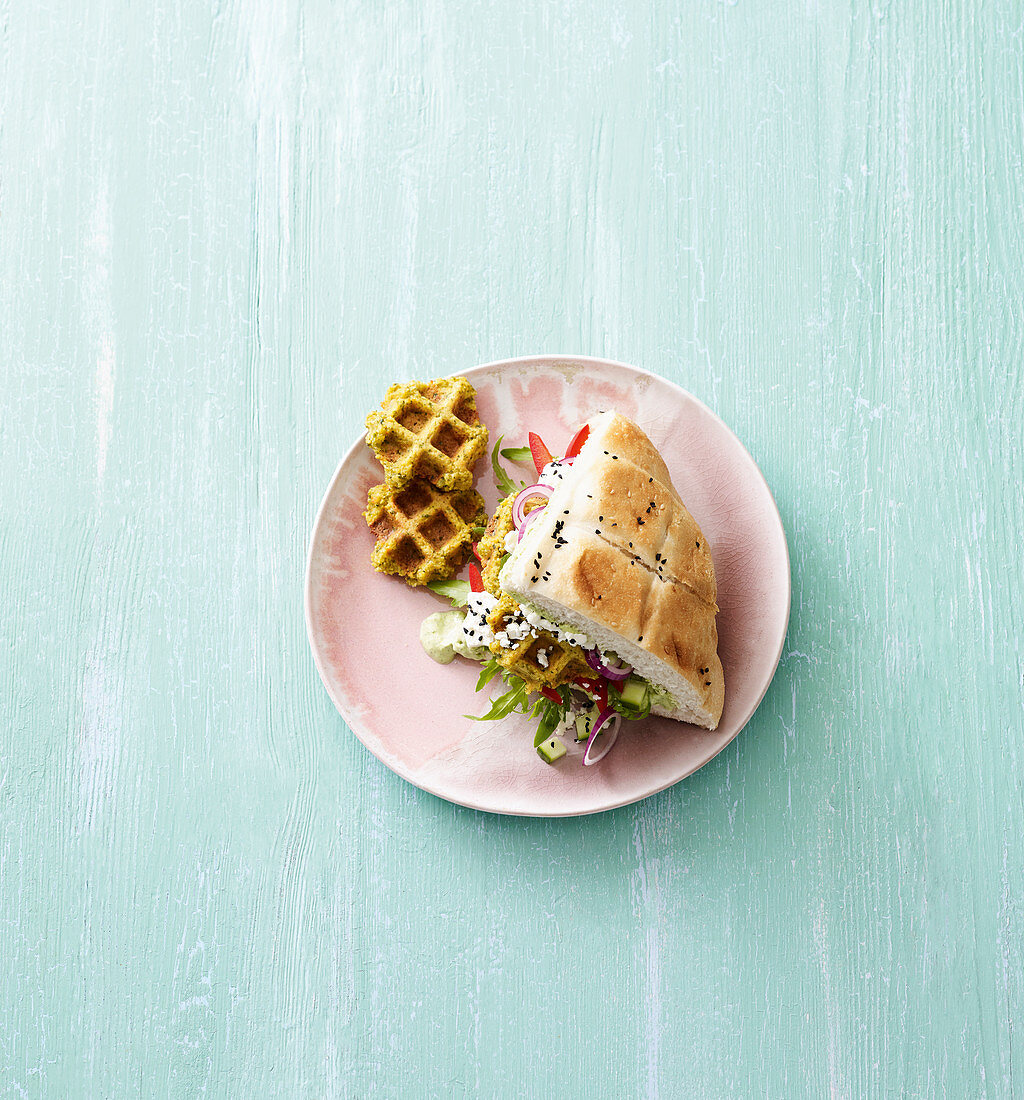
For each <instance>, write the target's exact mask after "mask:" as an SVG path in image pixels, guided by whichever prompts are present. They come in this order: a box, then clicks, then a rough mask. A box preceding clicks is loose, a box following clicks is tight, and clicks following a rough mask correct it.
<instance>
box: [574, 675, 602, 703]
mask: <svg viewBox="0 0 1024 1100" xmlns="http://www.w3.org/2000/svg"><path fill="white" fill-rule="evenodd" d="M573 683H574V684H578V685H579V686H580V687H581V688H583V690H584V691H589V692H590V694H591V695H596V696H597V702H598V703H600V704H601V709H602V710H604V709H605V708H606V707H607V706H608V681H607V680H605V679H604V677H600V678H598V677H590V676H580V677H578V678H577V679H576V680H573Z"/></svg>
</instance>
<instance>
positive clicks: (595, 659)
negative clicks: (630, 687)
mask: <svg viewBox="0 0 1024 1100" xmlns="http://www.w3.org/2000/svg"><path fill="white" fill-rule="evenodd" d="M583 656H584V657H586V659H587V664H588V665H590V667H591V668H592V669H593V670H594V671H595V672H600V673H601V675H602V676H603V677H604V678H605V679H606V680H614V681H615V682H616V683H618V682H619V681H620V680H625V678H626V677H627V676H628V675H629V674H630V673H631V672H632V671H633V666H632V665H627V664H626V663H625V662H624V661H623V662H622V663H621V664H619V666H618V667H616V666H615V665H612V664H609V663H608V662H607V661H606V660H605V659H604V658H603V657H602V656H601V653H600V651H599V650H596V649H585V650H584V651H583Z"/></svg>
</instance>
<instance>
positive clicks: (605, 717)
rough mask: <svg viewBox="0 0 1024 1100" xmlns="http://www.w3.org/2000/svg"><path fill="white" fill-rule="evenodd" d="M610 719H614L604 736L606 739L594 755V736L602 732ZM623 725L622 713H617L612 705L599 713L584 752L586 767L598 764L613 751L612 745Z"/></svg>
mask: <svg viewBox="0 0 1024 1100" xmlns="http://www.w3.org/2000/svg"><path fill="white" fill-rule="evenodd" d="M610 719H614V721H613V722H612V725H611V727H610V728H609V730H608V732H607V733H606V734H605V736H604V741H603V742H602V745H601V750H600V752H599V753H598V755H596V756H592V755H591V752H590V750H591V749H592V748H593V745H594V738H595V737H597V735H598V734H599V733H600V732H601V729H602V727H603V726H604V725H606V724H607V722H608V721H609V720H610ZM621 726H622V715H621V714H617V713H616V712H615V711H614V710H612V708H611V707H606V708H605V709H604V710H603V711H601V713H600V714H599V715H598V718H597V721H596V722H595V723H594V728H593V729H592V730H591V731H590V740H589V741H588V742H587V747H586V749H585V750H584V753H583V763H584V765H585V766H586V767H588V768H589V767H590V765H591V764H596V763H597V762H598V761H599V760H603V759H604V758H605V757H606V756H607V755H608V753H609V752H611V748H612V745H614V744H615V742H616V740H617V739H618V736H619V729H620V727H621Z"/></svg>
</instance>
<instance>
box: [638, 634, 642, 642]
mask: <svg viewBox="0 0 1024 1100" xmlns="http://www.w3.org/2000/svg"><path fill="white" fill-rule="evenodd" d="M643 640H644V636H643V635H642V634H641V635H640V637H639V638H637V641H638V642H642V641H643Z"/></svg>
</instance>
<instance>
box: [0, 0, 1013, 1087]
mask: <svg viewBox="0 0 1024 1100" xmlns="http://www.w3.org/2000/svg"><path fill="white" fill-rule="evenodd" d="M1022 57H1024V26H1022V10H1021V6H1020V3H1019V0H988V2H982V0H899V2H897V0H877V2H875V3H868V2H862V0H851V2H847V3H842V2H836V3H827V2H825V0H780V2H772V3H768V2H759V3H755V2H753V0H737V2H735V3H733V4H727V3H720V2H716V0H668V2H665V3H657V4H644V3H611V4H607V3H597V2H590V3H584V2H582V0H563V2H554V3H548V2H545V0H525V2H524V3H521V4H509V5H502V4H487V3H472V2H470V0H461V2H460V0H450V2H442V0H423V2H415V3H413V2H395V3H387V4H385V3H383V2H381V3H376V2H369V0H364V2H357V0H349V2H345V3H338V4H329V3H326V2H323V3H316V2H313V0H309V2H306V3H301V2H300V0H284V2H281V3H258V2H256V0H223V2H217V0H209V2H207V3H198V2H192V3H187V2H183V0H179V2H172V0H163V2H161V3H158V4H155V5H147V4H131V3H128V2H126V0H125V2H117V0H105V2H101V0H76V2H75V3H74V4H70V3H68V4H62V3H54V2H49V3H46V2H38V3H36V2H33V3H11V2H10V0H6V2H0V87H2V90H3V99H2V116H0V173H2V175H0V295H2V314H0V342H2V343H0V346H2V358H0V370H2V379H0V380H2V405H0V411H2V417H3V419H2V426H0V457H2V468H3V471H4V476H3V478H2V480H0V626H2V637H3V640H4V660H3V662H2V666H0V677H2V681H0V683H2V693H0V1091H2V1092H3V1093H4V1094H5V1095H11V1096H47V1097H50V1096H55V1097H62V1096H76V1097H77V1096H83V1097H100V1096H110V1097H122V1096H140V1095H141V1096H160V1095H169V1096H175V1097H192V1096H198V1095H201V1094H202V1095H208V1096H211V1095H212V1096H260V1097H263V1096H341V1097H354V1098H361V1097H367V1096H381V1097H406V1096H432V1097H433V1096H436V1097H457V1096H467V1097H468V1096H502V1097H506V1096H507V1097H518V1096H528V1097H538V1098H547V1097H559V1096H569V1097H583V1096H586V1097H609V1098H618V1097H632V1096H644V1097H663V1098H675V1097H684V1096H686V1097H690V1096H692V1097H698V1096H699V1097H705V1096H706V1097H743V1096H768V1097H803V1096H806V1097H821V1096H832V1097H865V1096H913V1097H925V1096H929V1097H930V1096H948V1097H1000V1098H1004V1097H1014V1096H1018V1097H1019V1096H1024V1030H1022V1026H1021V1018H1022V1013H1024V949H1022V937H1024V795H1022V782H1024V738H1022V733H1024V728H1022V694H1024V691H1022V687H1024V660H1022V653H1021V642H1020V638H1021V606H1022V603H1024V581H1022V571H1021V551H1020V546H1019V540H1020V534H1021V528H1022V520H1024V505H1022V490H1021V479H1022V476H1024V462H1022V457H1021V454H1022V435H1024V432H1022V427H1021V424H1022V414H1024V407H1022V406H1024V393H1022V382H1021V378H1022V353H1024V348H1022V309H1024V277H1022V270H1024V247H1022V245H1024V228H1022V227H1024V182H1022V181H1024V156H1022V148H1024V63H1022ZM547 351H550V352H555V351H557V352H580V353H590V354H597V355H607V356H610V357H614V358H619V359H623V360H625V361H627V362H632V363H635V364H637V365H639V366H642V367H645V368H647V369H649V370H652V371H656V372H659V373H661V374H663V375H665V376H666V377H668V378H670V379H672V380H673V381H676V382H679V383H681V384H682V385H683V386H685V387H687V388H689V389H690V390H692V391H693V392H694V393H696V394H697V395H698V396H699V397H701V398H702V399H703V400H705V401H706V402H707V403H709V404H710V405H711V406H712V407H713V408H714V409H715V410H716V411H717V412H718V413H719V414H720V415H721V416H722V417H723V418H724V419H725V420H726V421H727V422H728V423H729V424H730V425H731V426H732V427H733V429H734V430H735V431H736V433H737V434H738V435H739V436H740V438H741V439H743V440H744V441H745V443H746V444H747V445H748V447H749V449H750V450H751V452H752V454H753V455H754V457H755V458H756V460H757V461H758V462H759V463H760V465H761V467H762V469H763V470H764V472H765V474H766V476H767V478H768V481H769V483H770V484H771V486H772V487H773V490H774V492H775V495H776V497H777V500H778V503H779V507H780V510H781V513H782V517H783V520H784V522H785V525H786V528H787V532H788V536H789V539H790V544H791V551H792V566H793V585H794V599H793V614H792V621H791V628H790V634H789V638H788V641H787V644H786V647H785V651H784V654H783V658H782V663H781V665H780V668H779V671H778V674H777V676H776V678H775V681H774V683H773V685H772V688H771V690H770V691H769V693H768V695H767V697H766V699H765V701H764V703H763V705H762V707H761V709H760V711H759V712H758V713H757V715H756V716H755V718H754V720H753V721H752V723H751V724H750V726H749V727H748V728H747V730H746V731H745V732H744V733H743V734H742V735H741V736H740V737H739V739H738V740H737V741H736V742H735V743H734V744H733V745H732V746H730V748H729V749H728V750H727V751H726V752H724V753H723V754H722V755H721V756H720V757H719V758H717V759H716V760H715V761H714V762H713V763H711V764H710V765H709V766H708V767H706V768H704V769H703V770H702V771H700V772H699V773H697V774H696V775H694V776H692V777H691V778H690V779H689V780H687V781H685V782H683V783H682V784H680V785H679V786H677V787H675V788H673V789H671V790H669V791H666V792H664V793H662V794H660V795H658V796H656V797H654V798H651V799H649V800H648V801H646V802H643V803H641V804H639V805H636V806H633V807H628V808H625V809H622V810H618V811H614V812H611V813H607V814H604V815H601V816H599V817H595V818H590V819H580V820H558V821H543V820H516V819H502V818H498V817H492V816H488V815H485V814H480V813H476V812H472V811H468V810H464V809H460V808H457V807H454V806H451V805H449V804H446V803H444V802H441V801H439V800H437V799H435V798H433V797H431V796H429V795H425V794H423V793H421V792H420V791H418V790H416V789H414V788H412V787H410V786H408V785H406V784H405V783H403V782H401V781H400V780H398V779H397V778H396V777H395V776H393V775H392V774H391V773H390V772H388V771H386V770H385V769H384V768H383V767H382V766H381V765H380V764H378V762H377V761H376V760H375V759H374V758H373V757H371V756H370V755H369V754H368V753H367V752H366V751H365V750H364V749H363V748H362V747H361V746H360V745H359V743H358V742H357V741H356V740H355V739H354V737H353V736H352V735H351V734H350V733H349V731H348V730H347V729H346V727H345V726H344V724H343V722H342V720H341V719H340V718H339V717H338V715H337V714H336V713H335V712H334V710H333V709H332V707H331V705H330V703H329V701H328V698H327V695H326V693H325V692H324V690H323V689H322V687H321V685H320V683H319V682H318V680H317V677H316V674H315V672H314V669H313V663H312V660H311V658H310V656H309V653H308V650H307V645H306V639H305V633H304V627H303V618H302V599H301V593H302V574H303V564H304V554H305V548H306V539H307V535H308V531H309V529H310V525H311V522H312V519H313V516H314V513H315V509H316V507H317V503H318V501H319V498H320V495H321V492H322V490H323V489H324V487H325V485H326V483H327V481H328V479H329V477H330V474H331V472H332V470H333V469H334V467H335V465H336V463H337V461H338V459H339V458H340V456H341V455H342V453H343V452H344V450H345V449H346V448H347V447H348V446H349V444H350V443H351V441H352V440H353V438H354V437H355V436H356V434H357V433H358V431H359V429H360V426H361V422H362V419H363V416H364V415H365V412H366V411H367V409H368V408H369V407H370V406H372V405H373V404H374V403H376V401H378V400H379V398H380V396H381V394H382V392H383V389H384V386H385V384H386V383H387V382H388V381H389V380H391V379H394V378H403V377H410V376H419V377H425V376H433V375H436V374H441V373H446V372H451V371H454V370H458V369H461V368H465V367H468V366H471V365H473V364H475V363H478V362H482V361H486V360H490V359H496V358H501V357H505V356H510V355H515V354H527V353H536V352H547ZM367 674H368V675H372V674H373V671H372V670H367Z"/></svg>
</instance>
